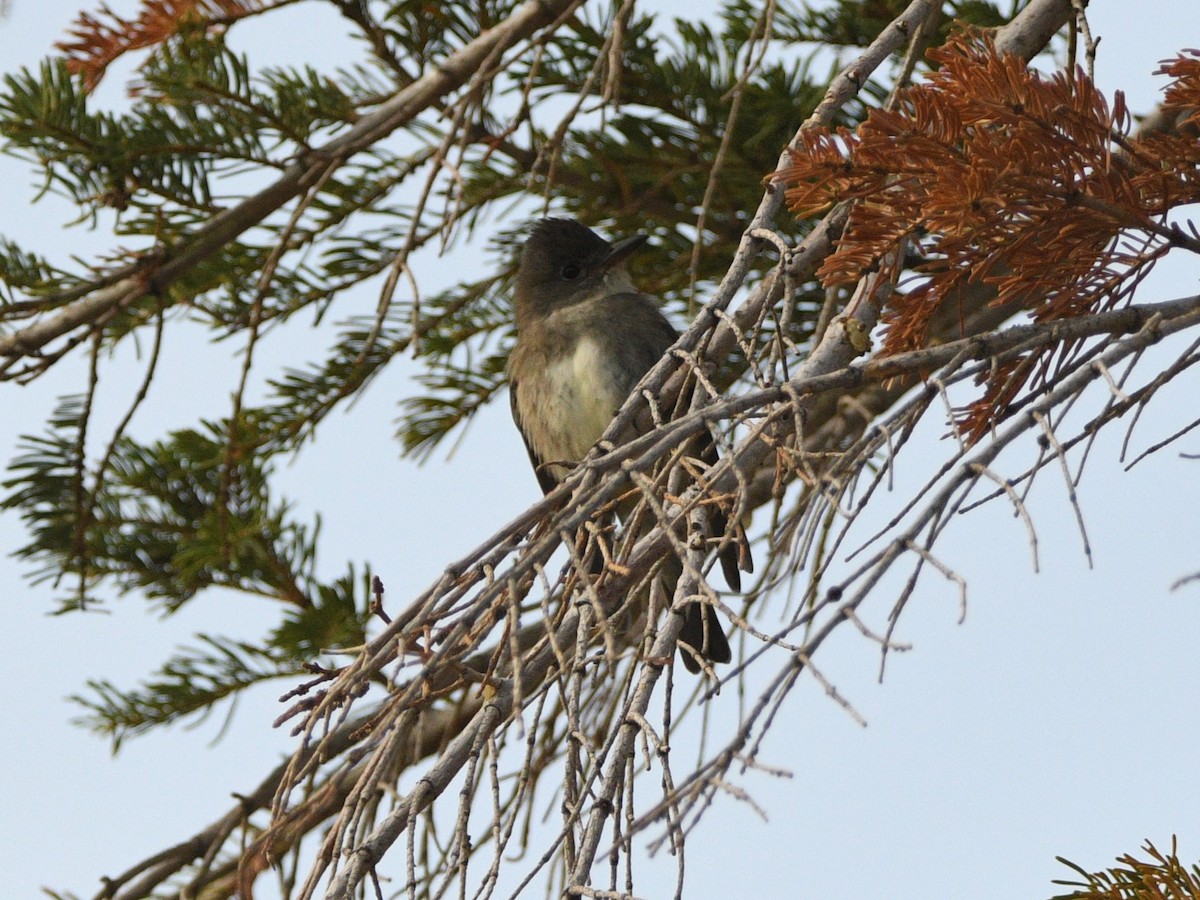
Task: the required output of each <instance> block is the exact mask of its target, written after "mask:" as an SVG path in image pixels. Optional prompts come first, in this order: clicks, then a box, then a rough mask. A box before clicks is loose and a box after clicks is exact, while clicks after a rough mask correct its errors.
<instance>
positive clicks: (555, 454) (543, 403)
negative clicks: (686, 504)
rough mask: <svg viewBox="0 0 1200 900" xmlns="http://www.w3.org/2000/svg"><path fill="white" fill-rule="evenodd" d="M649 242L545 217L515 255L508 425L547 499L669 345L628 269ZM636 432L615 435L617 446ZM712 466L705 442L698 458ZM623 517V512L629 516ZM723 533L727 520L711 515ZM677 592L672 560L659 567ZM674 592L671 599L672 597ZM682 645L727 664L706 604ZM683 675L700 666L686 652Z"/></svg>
mask: <svg viewBox="0 0 1200 900" xmlns="http://www.w3.org/2000/svg"><path fill="white" fill-rule="evenodd" d="M643 243H645V237H644V236H641V235H639V236H637V237H633V238H629V239H627V240H624V241H620V242H618V243H616V244H610V243H609V242H608V241H606V240H604V239H603V238H601V237H600V236H599V235H598V234H596V233H595V232H594V231H592V230H591V229H589V228H587V227H585V226H583V225H581V224H579V223H578V222H575V221H573V220H571V219H542V220H541V221H540V222H538V223H537V224H536V225H535V226H534V227H533V230H532V231H531V232H530V235H529V238H528V239H527V240H526V242H525V247H524V250H523V251H522V253H521V263H520V268H519V270H518V273H517V284H516V290H515V292H514V295H513V307H514V310H515V313H516V320H517V342H516V345H515V346H514V347H513V351H512V356H511V358H510V360H509V364H508V372H509V390H510V399H511V401H512V412H513V419H514V420H515V421H516V423H517V428H518V429H519V430H520V432H521V436H522V437H523V438H524V440H525V447H526V449H527V450H528V451H529V459H530V461H531V462H532V463H533V468H534V471H535V472H536V473H537V479H538V484H540V485H541V488H542V490H543V491H545V492H547V493H548V492H549V491H550V490H552V489H553V488H554V486H555V485H557V484H558V483H559V482H560V481H562V480H563V479H564V478H565V477H566V476H567V473H568V472H569V471H570V468H571V466H572V465H573V464H574V463H577V462H579V460H581V459H583V457H584V456H586V455H587V453H588V451H589V450H590V449H591V448H592V446H593V445H594V444H595V443H596V441H598V440H599V439H600V437H601V435H602V434H603V433H604V431H605V430H606V429H607V428H608V425H609V423H610V422H611V421H612V418H613V415H614V414H615V413H616V411H617V410H618V409H619V408H620V407H621V405H622V404H623V403H624V402H625V400H626V398H627V397H628V396H629V394H630V393H631V392H632V391H633V388H634V387H635V386H636V385H637V383H638V381H640V380H641V378H642V376H643V375H644V374H646V372H647V371H649V369H650V368H651V367H652V366H653V365H654V364H655V363H656V362H658V360H659V358H660V357H662V355H663V354H664V353H665V352H666V351H667V349H668V348H669V347H670V346H671V345H672V344H673V343H674V342H675V338H676V336H677V334H676V331H675V329H674V327H672V325H671V323H670V322H668V321H667V319H666V317H665V316H664V315H663V314H662V312H661V311H659V308H658V305H657V304H656V303H655V300H654V298H653V297H651V296H650V295H649V294H643V293H640V292H639V291H638V290H637V288H636V287H634V284H633V281H632V280H631V279H630V277H629V273H628V272H626V271H625V268H624V262H625V260H626V259H627V258H628V257H629V255H630V254H631V253H632V252H633V251H634V250H636V249H637V248H638V247H640V246H641V245H642V244H643ZM634 436H635V434H634V433H633V432H632V431H630V432H629V433H626V434H623V435H620V436H619V438H618V442H621V441H627V440H630V439H631V438H633V437H634ZM698 455H700V456H701V458H703V459H705V460H706V461H708V462H714V461H715V460H716V447H715V445H714V444H713V443H712V442H711V441H709V442H708V443H707V445H706V446H705V447H704V448H703V449H702V450H701V451H700V453H699V454H698ZM625 512H628V511H627V510H626V511H625ZM712 520H713V521H712V525H713V530H714V532H715V533H717V534H721V533H723V532H724V530H725V526H726V522H725V519H724V516H723V515H721V514H720V513H719V512H718V513H715V514H714V515H713V516H712ZM737 562H738V548H737V547H736V546H734V545H733V544H730V545H729V546H727V547H726V549H725V551H724V552H723V553H722V555H721V566H722V569H723V571H724V573H725V578H726V580H727V581H728V582H729V585H730V587H732V588H733V589H734V590H740V588H741V584H740V582H741V578H740V575H739V573H738V566H737ZM664 572H665V575H664V578H665V580H666V585H667V587H668V588H669V589H673V588H674V585H675V582H676V581H677V580H678V578H679V574H680V569H679V563H678V560H674V561H668V564H667V565H666V566H664ZM670 592H671V590H669V591H668V593H670ZM679 639H680V641H681V642H682V643H685V644H688V645H689V646H691V647H693V648H695V649H696V650H697V651H698V652H699V653H700V655H701V656H703V657H704V658H705V659H707V660H709V661H710V662H729V660H730V658H731V653H730V649H729V642H728V641H727V640H726V638H725V633H724V631H723V630H722V628H721V622H720V619H719V618H718V617H717V615H716V612H715V611H714V610H713V608H712V607H711V606H708V605H706V604H700V603H693V604H691V605H690V606H689V607H688V608H687V610H686V612H685V620H684V627H683V630H682V632H681V633H680V638H679ZM683 661H684V664H685V665H686V666H687V668H688V669H689V671H692V672H697V671H699V668H700V667H699V665H698V664H697V662H696V660H695V659H694V658H693V657H692V656H691V654H689V653H684V654H683Z"/></svg>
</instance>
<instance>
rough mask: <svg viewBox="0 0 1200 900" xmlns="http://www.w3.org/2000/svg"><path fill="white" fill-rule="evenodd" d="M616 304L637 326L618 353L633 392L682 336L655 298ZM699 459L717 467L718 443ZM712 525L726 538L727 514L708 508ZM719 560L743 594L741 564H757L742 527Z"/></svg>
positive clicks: (634, 297)
mask: <svg viewBox="0 0 1200 900" xmlns="http://www.w3.org/2000/svg"><path fill="white" fill-rule="evenodd" d="M613 300H614V305H620V306H621V307H623V309H622V313H623V314H624V316H626V317H630V318H633V319H635V320H636V321H637V324H638V327H637V328H635V329H632V332H630V330H628V329H627V330H625V331H624V332H622V334H623V335H627V334H629V333H632V334H634V335H636V340H632V341H630V340H625V341H622V343H621V344H620V345H619V349H618V352H619V353H623V354H624V355H625V358H626V366H625V371H630V372H637V375H636V377H634V378H633V380H632V381H631V382H630V384H629V385H628V386H627V387H626V391H627V392H628V391H632V390H633V387H634V384H636V382H637V381H639V380H640V379H641V377H642V375H644V374H645V373H646V372H647V371H649V369H650V368H651V367H652V366H653V365H654V364H655V363H657V362H658V360H659V358H660V357H662V355H663V354H664V353H666V352H667V350H668V349H670V347H671V345H672V344H674V343H675V340H676V338H677V337H678V336H679V333H678V332H677V331H676V330H675V327H674V326H673V325H672V324H671V323H670V321H669V320H668V319H667V317H666V316H664V315H663V314H662V312H661V311H660V310H659V308H658V305H657V304H656V303H655V301H654V298H653V297H651V296H649V295H647V294H623V295H620V297H617V298H613ZM696 455H697V456H698V457H699V458H700V459H701V461H703V462H704V463H705V464H706V465H709V466H713V465H716V462H717V456H718V454H717V444H716V440H715V439H713V438H712V437H711V436H710V437H709V439H708V440H707V441H704V442H703V444H701V446H700V447H699V449H698V450H697V451H696ZM709 524H710V525H711V526H712V533H713V535H714V536H716V537H721V536H723V535H724V534H725V533H726V532H727V531H728V530H729V518H728V515H727V513H726V511H725V510H723V509H721V508H720V507H719V506H716V505H713V506H711V507H709ZM720 558H721V572H722V574H723V575H724V576H725V582H726V583H727V584H728V585H729V587H730V588H732V589H733V590H734V591H741V589H742V577H741V572H740V571H739V568H740V566H739V563H740V564H742V565H744V566H745V567H746V571H747V572H750V571H753V567H754V564H753V561H752V560H751V558H750V552H749V544H748V543H747V541H746V533H745V530H744V529H743V528H742V526H741V524H740V523H739V524H735V525H734V531H733V533H732V540H731V541H730V542H729V544H728V545H727V546H726V547H725V549H724V550H722V551H721V557H720Z"/></svg>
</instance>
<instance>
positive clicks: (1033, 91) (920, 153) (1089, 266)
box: [779, 34, 1200, 440]
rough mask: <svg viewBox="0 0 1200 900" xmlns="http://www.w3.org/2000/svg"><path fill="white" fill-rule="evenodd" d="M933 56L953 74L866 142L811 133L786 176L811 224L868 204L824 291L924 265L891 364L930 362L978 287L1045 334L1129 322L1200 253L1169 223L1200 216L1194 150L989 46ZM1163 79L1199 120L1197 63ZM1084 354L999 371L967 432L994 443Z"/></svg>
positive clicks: (890, 321) (892, 344)
mask: <svg viewBox="0 0 1200 900" xmlns="http://www.w3.org/2000/svg"><path fill="white" fill-rule="evenodd" d="M929 56H930V58H931V59H932V60H933V61H934V62H935V63H936V64H937V65H938V66H939V68H938V69H937V70H936V71H934V72H932V73H931V74H930V75H929V77H928V79H927V80H926V81H925V82H924V83H922V84H919V85H915V86H913V87H911V88H909V89H907V90H906V91H905V92H904V94H903V95H902V96H901V98H900V102H899V103H898V104H897V108H896V109H895V110H891V111H885V110H874V111H872V112H871V114H870V115H869V116H868V118H867V120H866V121H865V122H864V123H863V124H862V125H861V126H860V127H859V128H858V129H857V130H856V131H853V132H851V131H848V130H846V129H841V130H839V131H837V132H830V131H828V130H825V129H814V130H812V131H808V132H806V133H805V136H804V146H803V147H802V148H801V149H799V150H795V151H792V153H791V156H792V165H791V167H790V168H789V169H787V170H785V171H783V172H782V173H781V174H780V176H779V178H780V181H782V182H783V183H784V184H786V185H787V191H786V197H787V201H788V204H789V206H790V208H791V209H792V210H793V212H795V213H796V214H797V215H799V216H811V215H813V214H815V213H816V212H819V211H821V210H823V209H825V208H827V207H829V206H830V205H831V204H833V203H836V202H840V201H857V202H856V203H855V205H854V208H853V210H852V212H851V214H850V219H849V224H848V225H847V228H846V231H845V233H844V235H843V236H842V238H841V240H840V241H839V243H838V247H837V250H836V252H835V253H833V254H832V255H831V256H830V257H829V258H828V259H827V260H826V261H825V263H824V265H823V266H822V267H821V269H820V272H819V274H820V276H821V278H822V280H823V281H824V282H825V284H827V285H846V284H851V283H854V282H856V281H858V280H859V279H860V278H861V277H863V276H864V275H865V274H866V273H868V272H870V271H872V270H874V269H878V268H883V269H885V270H886V269H891V270H894V271H885V272H884V274H885V275H888V276H894V277H896V278H899V276H900V274H901V273H900V271H899V270H900V269H901V268H902V267H904V266H905V265H906V264H908V263H911V259H912V253H913V252H914V251H915V252H916V253H917V254H918V255H919V257H920V259H921V262H920V263H918V264H917V265H915V266H912V268H911V271H912V273H913V276H914V277H910V278H909V279H908V282H907V283H901V284H902V290H899V291H897V292H895V293H894V294H893V295H892V297H891V298H890V300H889V301H888V303H887V306H886V308H885V309H884V310H883V314H882V317H881V321H882V323H883V325H884V340H883V346H882V348H881V352H882V353H883V354H893V353H899V352H903V351H907V350H914V349H918V348H920V347H921V346H923V345H924V344H925V342H926V338H927V335H928V330H929V325H930V322H931V321H932V319H933V317H934V316H935V315H936V314H937V312H938V311H939V309H940V308H941V307H942V305H943V304H945V303H949V302H954V301H952V300H951V298H953V297H956V296H959V295H960V289H961V288H962V287H964V286H965V285H966V284H968V283H970V282H979V281H983V282H987V283H990V284H992V285H994V286H995V289H996V292H997V293H996V298H995V300H994V303H995V304H998V305H999V304H1013V305H1014V308H1017V307H1020V308H1024V309H1026V310H1028V311H1029V313H1030V314H1031V316H1032V318H1033V319H1034V320H1036V321H1039V322H1041V321H1049V320H1053V319H1067V318H1074V317H1078V316H1084V315H1088V314H1091V313H1095V312H1101V311H1104V310H1107V309H1111V308H1113V307H1115V306H1118V305H1121V304H1122V303H1123V302H1124V301H1125V300H1127V299H1128V297H1129V296H1130V293H1131V291H1132V289H1133V287H1134V286H1135V285H1136V284H1137V283H1138V282H1140V281H1141V279H1142V278H1144V277H1145V275H1146V274H1147V273H1148V272H1149V270H1150V268H1151V267H1152V266H1153V265H1154V263H1155V262H1156V261H1157V260H1158V259H1159V258H1161V257H1162V256H1163V255H1164V254H1165V253H1166V252H1168V251H1169V250H1170V249H1172V248H1173V247H1176V246H1187V247H1189V248H1190V249H1193V250H1195V249H1197V247H1200V242H1198V241H1197V236H1196V234H1195V232H1194V231H1193V232H1192V233H1191V234H1188V233H1185V232H1183V231H1181V230H1179V229H1178V228H1176V227H1174V226H1171V225H1169V224H1167V221H1166V216H1167V214H1168V212H1169V211H1170V210H1172V209H1174V208H1176V207H1179V206H1182V205H1184V204H1187V203H1194V202H1197V201H1198V200H1200V168H1198V167H1200V145H1198V144H1197V141H1196V140H1195V139H1194V138H1191V137H1186V136H1183V135H1182V134H1180V133H1175V134H1161V133H1159V134H1153V135H1147V136H1146V137H1145V138H1135V137H1131V136H1130V127H1131V119H1130V116H1129V114H1128V112H1127V111H1126V108H1125V103H1124V98H1123V97H1122V95H1121V94H1120V93H1118V94H1117V95H1116V98H1115V101H1114V103H1113V106H1112V108H1111V109H1110V108H1109V105H1108V103H1107V102H1106V100H1105V98H1104V97H1103V96H1102V95H1101V94H1100V92H1099V91H1098V90H1097V89H1096V87H1095V86H1094V85H1093V84H1092V83H1091V81H1089V80H1088V78H1087V77H1086V75H1084V73H1083V72H1082V70H1076V71H1075V72H1073V73H1069V72H1059V73H1056V74H1054V75H1052V76H1046V75H1043V74H1040V73H1038V72H1034V71H1030V70H1029V69H1027V68H1026V65H1025V63H1024V62H1022V61H1021V60H1020V59H1019V58H1017V57H1015V56H1007V55H1006V56H1001V55H999V54H997V53H996V51H995V49H994V47H993V46H992V45H991V43H990V42H989V41H988V40H987V38H986V37H983V36H980V35H978V34H964V35H960V36H958V37H957V38H955V39H953V40H951V41H950V42H949V43H947V44H946V45H945V46H944V47H941V48H938V49H936V50H931V51H930V53H929ZM1160 72H1161V73H1165V74H1167V75H1170V76H1171V78H1172V79H1173V82H1172V84H1171V86H1170V88H1169V89H1168V91H1167V95H1166V101H1165V104H1164V106H1165V108H1166V109H1167V111H1175V112H1180V113H1183V116H1182V118H1183V119H1187V118H1188V117H1190V118H1191V120H1192V121H1193V122H1194V121H1196V119H1197V118H1198V114H1197V112H1196V110H1197V109H1200V53H1197V52H1196V51H1187V52H1185V53H1184V54H1181V55H1180V56H1179V57H1177V58H1176V59H1174V60H1172V61H1170V62H1169V63H1167V64H1165V65H1164V66H1163V68H1162V69H1161V70H1160ZM906 257H907V258H906ZM1080 349H1081V348H1080V347H1079V346H1078V345H1074V346H1062V347H1058V348H1054V349H1050V350H1042V351H1038V352H1037V353H1035V354H1032V355H1031V356H1030V357H1029V358H1027V359H1026V360H1023V361H1022V362H1021V364H1018V365H1012V366H1006V367H1003V368H1001V369H998V370H996V371H993V372H992V373H991V375H990V376H989V379H988V383H987V388H986V391H985V394H984V396H983V397H982V398H981V399H980V400H979V401H977V402H976V403H974V404H972V405H971V406H970V407H969V408H968V409H967V410H965V411H964V414H963V417H962V420H961V423H960V424H961V425H962V428H963V431H964V433H965V434H966V435H967V436H968V437H969V438H970V439H972V440H975V439H978V438H979V437H981V436H982V435H983V434H984V433H986V431H987V430H988V428H990V427H991V426H992V425H993V424H994V423H995V422H996V421H997V420H999V419H1000V418H1002V417H1003V416H1004V415H1005V413H1006V412H1007V411H1008V410H1009V409H1010V408H1011V407H1012V404H1013V403H1015V402H1016V401H1017V400H1018V398H1019V397H1020V396H1021V394H1022V392H1023V390H1024V389H1025V388H1027V387H1029V388H1032V389H1036V388H1038V387H1043V386H1045V384H1047V383H1048V382H1049V381H1050V380H1051V379H1052V378H1053V376H1054V373H1055V371H1056V370H1057V369H1058V368H1059V366H1061V365H1062V364H1063V363H1064V362H1066V361H1068V360H1070V359H1072V358H1073V356H1074V354H1075V353H1077V352H1079V350H1080Z"/></svg>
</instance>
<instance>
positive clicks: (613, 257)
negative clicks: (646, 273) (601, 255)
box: [600, 234, 646, 269]
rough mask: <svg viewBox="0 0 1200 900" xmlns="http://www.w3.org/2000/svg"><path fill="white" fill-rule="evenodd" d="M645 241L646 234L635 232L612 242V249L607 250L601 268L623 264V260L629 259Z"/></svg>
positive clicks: (612, 267)
mask: <svg viewBox="0 0 1200 900" xmlns="http://www.w3.org/2000/svg"><path fill="white" fill-rule="evenodd" d="M644 243H646V235H644V234H635V235H634V236H633V237H628V238H625V240H623V241H617V242H616V243H615V244H613V248H612V250H610V251H609V252H608V256H607V257H605V259H604V262H602V263H601V264H600V268H602V269H614V268H616V267H617V266H623V265H624V264H625V260H627V259H629V257H630V256H632V255H633V253H634V251H635V250H637V249H638V248H639V247H641V246H642V244H644Z"/></svg>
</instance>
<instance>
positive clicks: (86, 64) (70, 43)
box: [55, 0, 291, 91]
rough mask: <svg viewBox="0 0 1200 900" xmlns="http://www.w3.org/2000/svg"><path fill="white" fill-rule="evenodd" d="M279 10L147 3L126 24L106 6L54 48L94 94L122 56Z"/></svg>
mask: <svg viewBox="0 0 1200 900" xmlns="http://www.w3.org/2000/svg"><path fill="white" fill-rule="evenodd" d="M285 2H291V0H285ZM281 5H283V4H282V3H280V2H278V0H276V2H267V0H145V2H143V3H142V8H141V12H140V13H139V14H138V16H137V18H136V19H123V18H121V17H120V16H119V15H117V14H116V13H115V12H113V11H112V9H110V8H109V6H108V4H107V3H102V4H101V5H100V9H99V11H98V12H97V13H96V14H95V15H93V14H92V13H88V12H82V13H80V14H79V18H78V19H77V20H76V22H75V24H74V25H73V26H72V27H71V28H70V29H69V30H68V32H67V33H68V34H69V35H70V36H71V39H70V40H63V41H59V42H58V43H57V44H55V46H56V47H57V48H58V49H59V50H61V51H63V53H65V54H66V57H67V69H68V70H69V71H71V72H73V73H75V74H80V75H82V76H83V83H84V86H85V87H86V88H87V89H88V90H89V91H91V90H93V89H94V88H95V87H96V85H98V84H99V83H100V79H102V78H103V77H104V73H105V71H107V69H108V67H109V66H110V65H111V64H112V63H113V61H114V60H116V59H117V58H118V57H120V56H121V55H122V54H124V53H128V52H129V51H131V50H141V49H144V48H146V47H153V46H155V45H157V44H161V43H162V42H163V41H165V40H167V39H169V38H171V37H172V36H174V35H175V34H177V33H178V32H179V30H180V29H182V28H184V27H198V28H211V27H218V26H223V25H227V24H229V23H230V22H233V21H235V20H237V19H242V18H245V17H246V16H251V15H256V14H257V13H261V12H264V11H265V10H267V9H271V8H273V7H276V6H281Z"/></svg>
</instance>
